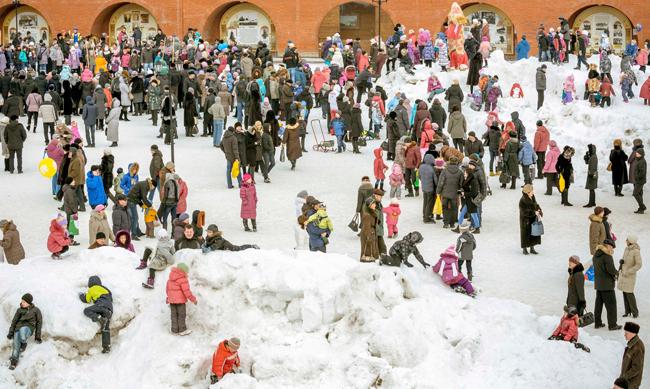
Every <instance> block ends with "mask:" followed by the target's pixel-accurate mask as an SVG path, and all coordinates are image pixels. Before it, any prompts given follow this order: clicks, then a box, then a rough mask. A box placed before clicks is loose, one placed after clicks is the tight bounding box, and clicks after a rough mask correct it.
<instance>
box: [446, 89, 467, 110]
mask: <svg viewBox="0 0 650 389" xmlns="http://www.w3.org/2000/svg"><path fill="white" fill-rule="evenodd" d="M464 98H465V96H464V95H463V90H462V89H460V86H459V85H456V84H453V85H452V86H450V87H449V89H447V90H446V91H445V100H447V101H449V104H448V106H447V111H449V112H451V109H452V108H453V107H454V106H456V105H457V106H459V107H460V104H461V103H462V102H463V99H464Z"/></svg>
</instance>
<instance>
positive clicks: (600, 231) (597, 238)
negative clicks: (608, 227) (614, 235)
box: [589, 215, 606, 255]
mask: <svg viewBox="0 0 650 389" xmlns="http://www.w3.org/2000/svg"><path fill="white" fill-rule="evenodd" d="M589 221H590V223H589V252H590V253H591V255H594V254H595V253H596V247H598V246H599V245H601V244H603V241H604V240H605V238H606V234H605V225H604V224H603V218H601V217H600V216H597V215H589Z"/></svg>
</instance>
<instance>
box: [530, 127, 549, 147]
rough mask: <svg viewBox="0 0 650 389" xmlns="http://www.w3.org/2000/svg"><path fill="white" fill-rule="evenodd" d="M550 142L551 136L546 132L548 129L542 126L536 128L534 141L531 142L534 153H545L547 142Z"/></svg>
mask: <svg viewBox="0 0 650 389" xmlns="http://www.w3.org/2000/svg"><path fill="white" fill-rule="evenodd" d="M550 140H551V135H550V134H549V132H548V129H547V128H546V127H544V126H539V127H537V131H535V140H534V142H533V145H534V146H533V147H534V149H535V152H536V153H545V152H546V150H547V149H548V142H550Z"/></svg>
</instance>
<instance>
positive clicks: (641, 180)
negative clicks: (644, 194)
mask: <svg viewBox="0 0 650 389" xmlns="http://www.w3.org/2000/svg"><path fill="white" fill-rule="evenodd" d="M647 166H648V165H647V163H646V160H645V158H636V165H635V166H634V182H633V184H634V185H645V183H646V180H647V175H646V173H647Z"/></svg>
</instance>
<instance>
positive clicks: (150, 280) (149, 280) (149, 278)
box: [142, 277, 153, 289]
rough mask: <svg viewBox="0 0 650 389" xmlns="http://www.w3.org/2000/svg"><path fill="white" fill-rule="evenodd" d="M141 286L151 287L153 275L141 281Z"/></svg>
mask: <svg viewBox="0 0 650 389" xmlns="http://www.w3.org/2000/svg"><path fill="white" fill-rule="evenodd" d="M142 287H143V288H147V289H153V277H148V278H147V282H143V283H142Z"/></svg>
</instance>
